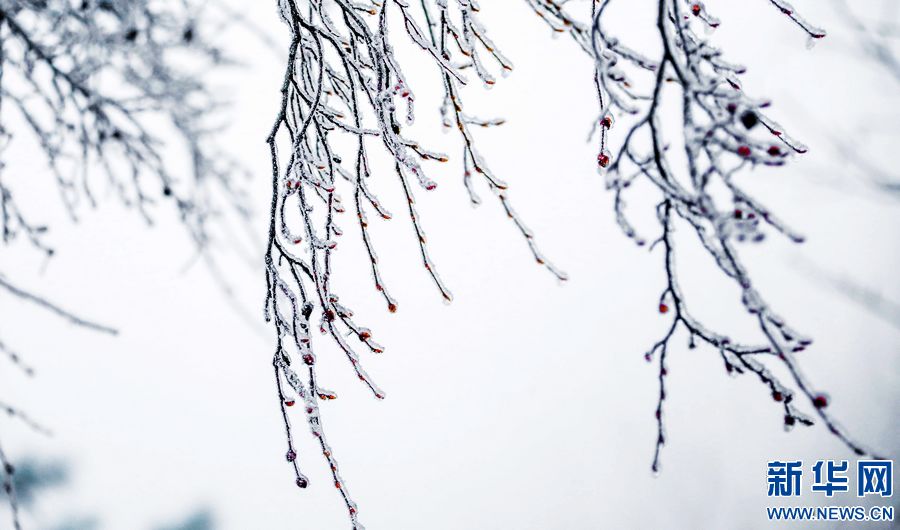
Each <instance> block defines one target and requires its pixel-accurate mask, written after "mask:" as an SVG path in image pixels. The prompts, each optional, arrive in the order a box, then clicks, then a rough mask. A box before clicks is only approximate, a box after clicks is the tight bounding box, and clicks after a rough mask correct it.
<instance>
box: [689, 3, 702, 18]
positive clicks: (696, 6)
mask: <svg viewBox="0 0 900 530" xmlns="http://www.w3.org/2000/svg"><path fill="white" fill-rule="evenodd" d="M691 13H693V14H694V16H700V4H694V5H692V6H691Z"/></svg>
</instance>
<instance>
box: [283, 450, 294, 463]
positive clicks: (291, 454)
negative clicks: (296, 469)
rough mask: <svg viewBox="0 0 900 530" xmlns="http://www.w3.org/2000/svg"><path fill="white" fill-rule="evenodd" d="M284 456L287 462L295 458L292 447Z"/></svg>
mask: <svg viewBox="0 0 900 530" xmlns="http://www.w3.org/2000/svg"><path fill="white" fill-rule="evenodd" d="M285 458H287V461H288V462H293V461H294V460H296V459H297V453H295V452H294V450H293V449H290V450H289V451H288V452H287V454H286V455H285Z"/></svg>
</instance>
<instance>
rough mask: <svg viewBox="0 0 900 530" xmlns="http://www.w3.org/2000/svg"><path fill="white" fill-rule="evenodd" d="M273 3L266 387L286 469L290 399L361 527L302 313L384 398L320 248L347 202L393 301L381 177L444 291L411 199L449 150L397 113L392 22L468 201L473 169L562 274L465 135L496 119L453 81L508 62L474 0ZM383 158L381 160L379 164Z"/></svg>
mask: <svg viewBox="0 0 900 530" xmlns="http://www.w3.org/2000/svg"><path fill="white" fill-rule="evenodd" d="M278 5H279V8H280V14H281V17H282V19H283V21H284V22H285V23H286V24H287V26H288V28H289V29H290V34H291V41H290V45H289V48H288V64H287V68H286V70H285V74H284V78H283V83H282V87H281V105H280V109H279V112H278V115H277V117H276V120H275V123H274V125H273V127H272V130H271V134H270V135H269V137H268V139H267V142H268V145H269V149H270V152H271V160H272V167H271V171H272V200H271V209H270V225H269V239H268V245H267V251H266V255H265V263H266V280H267V296H266V301H265V313H266V318H267V320H268V321H270V322H272V324H273V326H274V327H275V331H276V335H277V341H278V346H277V348H276V352H275V358H274V366H275V376H276V381H277V385H276V386H277V389H278V399H279V401H280V403H281V413H282V420H283V423H284V428H285V431H286V433H287V441H288V453H287V454H288V460H289V461H290V462H291V464H292V466H293V469H294V479H295V481H296V483H297V484H298V485H299V486H301V487H306V486H307V485H308V483H309V479H308V478H307V477H306V476H305V475H304V474H303V473H302V472H301V471H300V469H299V466H298V457H297V451H296V447H295V442H294V436H293V431H292V426H291V422H290V417H289V414H288V412H289V407H290V406H291V405H293V404H294V403H295V402H299V403H304V404H305V407H306V414H307V420H308V423H309V425H310V428H311V430H312V432H313V434H314V435H315V436H316V438H317V439H318V440H319V443H320V445H321V447H322V452H323V454H324V455H325V458H326V460H327V461H328V463H329V465H330V466H331V469H332V473H333V475H334V477H333V478H334V481H335V486H336V487H337V489H338V490H339V491H340V493H341V495H342V497H343V499H344V502H345V504H346V506H347V509H348V511H349V513H350V518H351V522H352V524H353V527H354V528H362V525H361V524H360V523H359V520H358V519H357V508H356V505H355V504H354V503H353V501H352V500H351V498H350V496H349V493H348V490H347V488H346V483H345V481H344V480H343V479H341V478H340V477H339V475H338V474H337V463H336V461H335V460H334V457H333V455H332V450H331V448H330V446H328V445H327V443H326V442H325V433H324V431H323V430H322V424H321V420H320V416H319V414H320V412H319V406H318V403H319V400H322V399H325V400H327V399H333V398H334V397H335V396H334V394H333V393H331V392H329V391H325V390H324V389H322V388H321V387H319V386H318V381H317V379H316V371H315V367H316V355H315V353H314V352H313V346H312V337H311V327H312V326H313V324H312V323H311V322H310V320H311V319H316V320H317V321H318V322H317V324H316V325H317V327H318V329H319V331H320V332H321V333H322V334H325V335H327V336H328V337H329V338H330V340H331V342H332V343H333V344H334V345H335V346H337V349H338V350H339V351H340V352H342V353H343V355H344V356H345V357H346V358H347V361H348V362H349V364H350V367H351V369H352V370H353V371H354V372H355V374H356V375H357V377H358V378H359V379H360V380H361V381H362V382H363V384H365V385H366V386H367V387H368V388H369V390H370V391H371V392H372V394H373V395H374V396H375V397H376V398H378V399H383V398H384V392H383V391H382V390H381V389H380V388H379V387H378V386H377V385H376V384H375V382H374V381H373V379H372V377H371V376H370V375H369V374H368V372H366V371H365V369H363V367H362V359H361V357H360V354H359V353H358V351H357V350H358V349H359V348H360V347H361V348H362V349H365V350H368V351H369V352H372V353H376V354H377V353H381V352H382V351H383V347H382V346H381V345H379V344H378V343H376V342H375V341H374V340H373V338H372V332H371V330H370V329H369V328H368V327H365V326H363V325H362V324H361V323H360V322H359V321H358V320H357V318H356V316H355V315H354V314H353V311H352V310H351V309H350V308H349V307H348V306H346V305H344V303H343V301H342V300H341V299H340V298H339V297H338V293H336V292H335V289H334V288H333V287H332V282H331V276H332V273H333V269H332V262H333V260H334V257H335V255H336V252H337V249H338V248H339V247H340V240H341V238H342V237H343V236H344V234H345V232H344V229H343V228H342V227H341V226H340V219H341V218H342V217H344V216H343V215H342V214H344V213H346V211H347V210H350V212H352V214H351V215H352V219H351V220H350V222H351V223H353V224H354V225H356V227H355V228H354V231H355V230H357V229H358V230H359V232H358V233H359V235H360V237H361V240H362V243H363V246H364V248H365V251H366V256H367V259H366V263H365V267H366V268H367V269H368V270H370V271H371V273H372V278H373V281H374V286H375V290H376V292H377V293H378V295H379V296H380V297H382V298H383V299H384V302H385V304H386V306H387V309H388V311H390V312H391V313H393V312H396V311H397V308H398V305H397V301H396V299H395V298H394V297H393V296H391V294H390V293H389V290H388V286H387V285H386V284H385V281H384V277H383V275H382V272H381V269H380V264H379V260H378V253H377V250H376V247H377V242H376V241H375V240H374V238H373V237H372V233H371V231H370V230H369V227H370V225H369V223H370V222H372V221H371V219H373V218H381V219H383V220H389V219H392V217H393V215H392V214H391V213H390V211H389V210H388V208H387V207H386V206H385V205H384V204H383V203H382V202H381V200H380V198H379V190H380V189H383V188H384V187H386V186H390V185H393V186H397V187H398V188H399V190H400V191H401V192H402V196H403V197H404V198H405V201H406V204H405V205H404V206H403V207H402V210H404V211H405V213H406V215H407V216H408V218H409V222H410V225H411V226H412V233H413V236H414V237H415V243H414V244H415V245H416V247H417V248H418V251H419V258H420V259H421V262H422V265H423V267H424V268H425V272H426V274H427V275H428V276H429V277H430V278H431V280H432V282H433V283H434V285H435V287H436V288H437V290H438V292H439V293H440V295H441V296H442V297H443V298H444V299H445V300H446V301H447V302H450V301H451V300H452V294H451V292H450V290H449V288H448V287H447V285H446V284H445V283H444V281H443V280H442V279H441V276H440V275H439V274H438V270H437V267H436V265H435V263H434V261H433V260H432V258H431V256H430V253H429V247H428V239H427V237H426V234H425V229H424V220H423V212H422V211H421V210H420V206H419V204H418V203H417V200H416V194H417V193H420V192H421V190H422V189H424V191H432V190H434V189H435V188H436V187H437V182H436V181H435V180H433V179H432V178H431V176H430V171H426V166H427V165H428V163H431V162H437V163H442V162H447V161H448V160H449V158H450V157H449V156H447V155H445V154H443V153H441V152H437V151H436V150H432V149H431V148H430V146H424V145H421V144H420V143H419V142H417V141H416V140H414V139H413V138H411V137H409V136H408V135H407V134H406V133H405V130H404V125H405V124H410V125H411V124H412V123H413V120H414V118H415V112H414V110H415V108H414V107H415V100H416V97H415V94H414V92H413V87H412V86H410V84H409V82H408V80H407V78H406V76H405V74H404V72H403V69H402V64H401V61H400V59H399V57H398V56H397V55H396V54H395V52H394V48H393V46H394V45H395V44H396V43H395V41H394V39H393V35H392V34H391V32H392V31H393V32H394V33H399V34H400V35H401V37H402V38H403V39H404V40H407V41H408V42H411V43H412V45H413V46H414V47H415V48H417V49H418V50H419V51H420V52H421V54H422V55H423V56H424V57H426V58H427V59H428V60H429V61H430V62H431V63H432V64H433V67H434V69H435V71H436V74H437V75H439V76H440V79H441V81H442V84H443V91H444V102H443V105H442V107H441V116H442V117H443V122H444V125H445V126H446V127H447V128H449V129H455V130H456V131H457V132H458V134H459V139H460V141H461V143H462V159H461V161H460V162H461V165H462V168H463V183H464V186H465V188H466V190H467V192H468V193H469V196H470V198H471V199H472V201H473V202H477V200H478V199H477V198H476V197H477V194H476V192H475V190H474V187H475V185H476V184H477V181H481V182H482V183H483V184H484V185H485V186H486V187H487V188H488V190H490V191H491V192H493V193H494V194H495V196H496V197H497V199H498V203H499V204H500V206H501V207H502V208H503V210H504V212H505V213H506V214H507V216H508V217H509V218H510V219H511V220H512V223H513V225H514V226H515V228H516V230H518V232H519V233H520V234H521V236H522V237H523V238H524V239H525V241H526V243H527V244H528V248H529V250H530V251H531V253H532V255H533V257H534V259H535V260H536V261H537V262H538V263H539V264H542V265H543V266H545V267H546V268H547V269H548V270H549V271H550V272H551V273H552V274H553V275H555V276H556V277H557V278H559V279H560V280H563V279H565V274H564V273H563V272H562V271H560V270H558V269H557V268H556V267H555V266H553V265H552V264H551V263H550V262H549V261H548V260H547V259H546V258H544V256H543V255H542V254H541V252H540V250H539V249H538V247H537V246H536V244H535V241H534V236H533V234H532V232H531V231H530V230H529V229H528V228H527V226H526V225H525V223H524V221H523V220H522V218H521V217H520V216H519V214H518V213H517V212H516V211H515V209H514V208H513V207H512V205H511V203H510V201H509V197H508V191H507V184H506V183H505V182H503V181H502V180H501V179H500V178H499V177H498V176H496V175H494V173H493V172H492V171H491V170H490V169H489V168H488V166H487V164H486V162H485V161H484V159H483V157H482V155H481V154H480V153H479V152H478V150H477V148H476V139H475V135H474V134H473V131H472V128H473V126H479V127H490V126H494V125H499V124H501V123H502V120H499V119H479V118H475V117H473V116H472V115H471V114H469V113H467V112H466V110H465V108H464V105H463V102H462V99H461V87H462V86H463V85H466V84H468V83H471V82H473V81H475V80H478V81H481V83H482V84H483V85H485V86H490V85H492V84H494V83H495V82H496V78H495V77H494V74H493V73H492V72H493V71H494V70H496V69H499V70H500V71H509V70H511V69H512V65H511V63H510V62H509V60H508V59H506V58H505V57H504V56H503V54H502V53H501V52H500V51H499V50H498V49H497V47H496V46H495V45H494V43H493V42H492V41H491V40H490V38H489V37H488V35H487V31H486V29H485V28H484V26H483V25H482V24H481V23H480V22H479V20H478V17H477V14H478V4H477V3H476V2H475V1H473V0H453V1H449V0H418V1H417V2H409V1H406V0H384V1H378V2H376V1H362V2H359V1H357V2H350V1H348V0H334V1H333V2H325V1H323V0H280V1H279V3H278ZM376 149H377V150H378V151H380V152H381V153H383V154H386V155H387V156H388V157H390V159H392V160H391V163H390V165H386V166H385V167H384V168H374V167H373V165H372V162H370V151H372V150H376ZM388 167H390V168H392V169H393V171H385V169H386V168H388ZM473 180H475V181H476V182H473ZM339 190H346V196H347V197H349V200H347V201H346V202H345V201H344V199H343V197H342V196H341V195H340V191H339ZM352 339H355V340H352ZM357 340H358V341H359V342H360V343H361V344H360V345H359V346H357V345H356V344H355V342H356V341H357ZM351 342H353V343H354V344H351ZM295 360H299V361H300V362H302V363H303V364H304V365H305V366H306V367H307V369H308V377H307V375H306V374H302V375H301V372H300V371H299V370H298V371H296V372H295V371H294V370H295V369H294V368H292V366H293V361H295ZM301 377H302V379H301ZM285 383H287V384H286V385H285ZM291 393H293V395H290V394H291Z"/></svg>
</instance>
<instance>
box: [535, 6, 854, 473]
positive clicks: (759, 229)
mask: <svg viewBox="0 0 900 530" xmlns="http://www.w3.org/2000/svg"><path fill="white" fill-rule="evenodd" d="M527 1H528V3H529V4H530V5H531V6H532V8H533V9H534V10H535V11H536V12H537V14H538V15H539V16H541V17H542V18H543V19H544V20H545V21H546V22H547V23H548V24H549V25H550V26H551V27H552V28H553V29H554V30H555V31H558V32H562V33H565V34H568V35H570V36H571V37H572V38H573V39H574V40H575V42H576V43H577V44H578V45H579V46H580V47H581V48H582V49H583V50H584V51H586V52H587V53H588V54H590V56H591V57H593V58H594V63H595V77H594V80H595V83H596V89H597V96H598V99H599V104H600V115H599V118H598V122H597V126H596V128H597V129H598V130H599V133H600V134H599V137H600V139H599V154H598V157H597V163H598V166H599V169H600V172H601V173H602V174H604V175H605V178H606V185H607V188H608V189H609V190H610V191H611V192H612V193H613V194H614V199H615V200H614V210H615V217H616V220H617V222H618V224H619V226H620V227H621V229H622V231H623V232H624V233H625V235H626V236H628V237H629V238H631V239H632V240H634V241H635V243H637V244H638V245H644V244H646V242H647V239H645V238H644V237H643V236H642V235H640V234H639V233H638V231H637V230H636V229H635V227H634V225H633V224H632V223H631V222H630V221H629V219H628V214H627V209H626V204H625V196H626V195H627V194H628V192H629V191H630V189H631V184H633V183H634V182H635V181H636V180H638V179H642V180H646V181H648V182H649V183H650V184H651V185H652V187H653V188H654V189H655V190H656V191H657V192H658V193H659V197H660V198H659V201H658V203H657V205H656V212H655V213H656V215H655V218H656V220H657V221H658V224H659V228H660V229H661V235H660V236H658V237H657V238H655V239H654V241H653V242H652V244H651V245H650V249H651V250H653V249H654V248H658V249H659V251H660V252H661V253H662V264H663V269H664V272H665V277H666V279H667V281H666V285H665V287H664V289H663V291H662V293H661V295H660V299H659V312H660V313H663V314H667V315H670V317H671V319H672V320H671V325H670V326H669V327H668V329H667V331H666V333H665V334H664V335H663V336H662V337H661V338H660V339H659V340H658V341H657V342H655V343H654V344H652V345H651V347H650V349H649V350H648V351H647V353H646V356H645V357H646V360H647V361H648V362H652V361H654V360H655V361H656V362H657V363H658V378H659V398H658V404H657V408H656V412H655V414H656V421H657V426H658V435H657V440H656V447H655V453H654V457H653V464H652V469H653V470H654V471H657V470H658V469H659V465H660V451H661V449H662V447H663V446H664V445H665V442H666V434H665V428H664V426H665V421H664V420H665V411H664V408H663V405H664V403H665V400H666V398H667V397H668V396H667V392H666V377H667V375H668V358H667V355H668V353H669V351H670V350H671V348H672V346H671V342H672V339H673V336H674V334H675V332H676V330H678V329H679V328H681V329H683V330H684V331H686V332H687V334H688V336H689V346H690V347H694V345H695V344H696V343H697V342H702V343H706V344H708V345H710V346H712V347H713V348H714V349H715V350H716V351H718V353H719V357H720V358H721V360H722V362H723V364H724V366H725V369H726V371H727V372H728V373H729V374H737V373H749V374H753V375H755V376H756V378H757V379H759V381H760V382H761V383H762V384H763V386H764V387H765V388H766V391H767V392H768V393H769V395H770V396H771V397H772V399H773V400H774V401H776V402H777V403H779V405H780V406H781V407H782V410H783V413H784V415H783V418H784V425H785V427H786V428H790V427H792V426H794V425H796V424H802V425H812V424H813V418H812V417H810V416H808V415H806V414H804V413H803V412H801V411H800V409H799V408H798V405H799V399H797V398H798V397H799V398H806V400H807V401H808V402H809V404H810V405H811V406H812V408H813V409H814V410H815V412H816V414H817V415H818V417H819V418H820V419H821V420H822V421H823V422H824V423H825V425H826V426H827V427H828V428H829V430H830V431H831V432H832V433H833V434H834V435H835V436H836V437H838V438H839V439H840V440H841V441H842V442H844V444H846V446H847V447H849V448H850V449H851V450H852V451H854V452H855V453H857V454H859V455H864V454H870V453H869V451H868V450H867V449H865V448H863V447H862V446H861V445H860V444H858V443H857V442H855V441H854V440H853V439H852V438H851V437H850V436H849V435H848V434H847V432H846V430H845V429H844V428H842V427H841V426H840V425H839V424H838V423H837V422H836V421H835V420H834V418H833V417H832V416H831V414H829V412H828V410H827V407H828V405H829V398H828V397H827V395H826V394H824V393H822V392H820V391H818V390H817V389H816V388H815V387H814V386H813V385H812V383H810V382H809V381H808V380H807V379H806V378H805V377H804V376H803V375H802V374H801V372H800V369H799V367H798V364H797V354H798V353H799V352H801V351H803V350H804V349H806V348H807V347H808V346H809V345H810V343H811V339H809V338H807V337H806V336H804V335H803V334H802V333H800V332H798V331H797V330H795V329H794V328H793V327H792V326H790V325H789V324H788V322H787V321H786V320H785V319H784V318H783V317H781V316H780V315H778V314H777V313H776V312H775V310H774V309H773V308H772V307H771V306H770V305H769V304H768V303H767V302H766V300H765V298H764V297H763V294H762V293H760V292H759V291H757V290H756V287H755V284H754V282H753V281H752V280H751V277H750V273H749V271H748V269H747V266H746V265H745V263H744V261H743V259H742V258H741V256H740V253H739V252H738V244H739V243H742V242H747V243H758V242H761V241H763V240H764V237H765V232H766V230H767V229H768V230H773V231H775V232H778V233H780V234H782V235H783V236H784V237H787V238H788V239H790V240H791V241H793V242H796V243H800V242H802V241H803V237H802V236H800V235H799V234H798V233H797V232H795V231H793V230H792V229H791V228H790V227H788V226H787V225H785V224H784V223H783V222H782V221H780V220H779V219H778V217H776V215H775V214H774V213H773V212H772V211H771V210H770V209H769V208H768V207H767V206H766V205H765V204H764V203H763V202H761V201H760V200H759V199H757V198H756V197H754V196H752V195H750V194H749V193H748V192H747V191H745V189H744V187H743V185H742V182H741V181H742V179H743V177H744V175H745V174H746V172H747V170H749V169H751V168H753V167H754V166H760V165H762V166H781V165H783V164H784V163H785V162H786V161H787V160H788V159H789V158H790V157H791V156H793V155H795V154H802V153H805V152H806V147H805V146H804V145H803V144H802V143H800V142H799V141H797V140H795V139H794V138H792V137H791V136H789V135H788V134H787V132H786V131H785V130H784V129H783V128H782V127H781V126H780V125H779V124H778V123H776V122H775V121H774V120H773V119H772V118H770V117H769V116H768V115H767V114H766V108H767V107H768V102H766V101H764V100H756V99H752V98H751V97H750V96H748V95H747V94H746V93H745V92H744V90H743V87H742V84H741V81H740V75H741V74H742V73H743V72H744V68H743V67H742V66H740V65H737V64H733V63H730V62H728V61H727V60H726V58H725V56H724V54H723V52H722V50H720V49H718V48H716V47H715V46H713V45H712V43H710V42H709V40H707V39H706V38H705V37H703V36H701V35H700V34H698V33H697V31H696V29H697V28H698V27H700V28H703V29H705V30H707V31H711V30H712V29H715V28H717V27H718V26H719V25H720V21H719V20H718V19H717V18H716V17H715V15H714V13H713V11H712V9H711V8H710V7H709V6H708V5H707V3H705V2H691V1H685V0H659V1H658V2H657V3H656V7H657V10H656V13H655V15H656V17H655V20H656V33H657V35H658V37H659V40H660V43H661V46H660V48H661V50H660V51H659V53H657V54H656V55H655V56H648V55H646V54H644V53H642V52H641V51H639V50H637V49H633V48H631V47H629V46H628V44H627V43H626V40H627V35H628V34H627V31H626V30H625V28H621V27H619V28H612V27H607V26H606V25H605V24H604V21H605V18H604V16H605V14H606V12H607V9H608V8H609V6H610V5H611V4H613V3H614V2H612V1H611V0H600V1H593V0H592V1H591V2H590V19H589V20H587V21H585V16H584V15H581V16H580V17H579V16H577V15H576V14H574V12H572V11H571V10H570V9H569V4H568V3H567V2H562V1H558V0H527ZM620 1H621V0H620ZM769 3H770V4H771V5H772V6H773V7H775V8H776V9H777V10H778V11H779V12H780V13H781V14H783V15H784V16H786V17H787V18H788V19H789V20H790V21H791V22H792V23H794V24H795V25H797V26H798V27H799V28H800V29H801V30H802V31H803V32H805V33H806V34H807V35H808V37H809V38H810V39H820V38H823V37H824V36H825V32H824V31H823V30H821V29H819V28H817V27H815V26H813V25H812V24H811V23H809V22H808V21H807V20H806V19H805V18H803V17H802V16H801V15H800V14H799V13H798V12H797V11H796V10H795V9H794V7H792V6H791V5H790V4H788V3H787V2H784V1H782V0H769ZM667 93H672V94H674V96H675V98H677V100H678V101H679V102H680V111H681V112H680V114H681V119H682V123H681V124H679V125H676V130H677V128H681V129H682V131H683V133H682V134H683V136H682V138H681V139H680V142H679V143H680V145H682V146H683V150H684V157H683V158H680V157H675V156H673V151H674V150H675V148H674V146H673V145H672V144H670V143H669V141H668V140H667V139H665V138H664V137H663V132H662V131H663V130H664V129H669V127H667V125H668V124H667V123H664V116H663V113H662V111H661V107H662V106H663V97H664V94H667ZM613 130H617V131H620V132H619V133H616V134H615V139H616V141H617V146H616V147H613V146H611V145H610V143H611V139H612V138H613V136H612V134H613V133H612V131H613ZM676 145H678V144H676ZM676 158H677V159H676ZM678 160H685V162H684V163H679V162H678ZM676 225H677V226H679V227H681V228H686V229H687V230H688V231H690V232H693V233H694V234H695V235H696V237H697V240H698V241H699V243H700V244H701V245H702V247H703V248H704V249H705V250H706V253H707V254H708V255H709V256H710V257H711V258H712V260H713V261H714V263H715V265H716V266H717V268H718V270H719V271H720V272H721V274H723V275H724V277H726V278H728V279H730V280H731V281H732V282H734V284H736V285H737V287H738V288H739V289H740V291H741V300H740V302H741V304H742V306H743V308H744V309H745V310H746V312H747V313H748V314H749V315H750V316H752V318H753V319H754V320H755V321H756V323H757V324H758V327H759V331H760V339H761V340H760V344H758V345H753V344H743V343H740V342H737V341H734V340H732V339H731V338H730V337H728V336H726V335H724V334H721V333H719V332H716V331H714V330H712V329H710V328H708V327H706V326H705V325H704V324H703V323H701V322H700V321H699V320H698V319H697V318H695V317H694V316H693V314H692V312H691V310H690V309H689V304H688V295H686V294H685V293H684V292H683V291H682V289H681V287H680V286H679V282H678V278H679V270H678V267H677V266H676V260H675V251H676V246H677V245H676V240H675V238H674V237H673V232H674V230H675V227H676ZM769 364H781V365H782V367H783V368H785V369H786V371H787V373H789V374H790V378H791V379H792V382H793V384H792V385H788V384H785V383H782V382H781V381H780V380H779V378H778V377H776V375H775V374H774V373H773V372H772V371H770V368H769V367H768V365H769Z"/></svg>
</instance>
